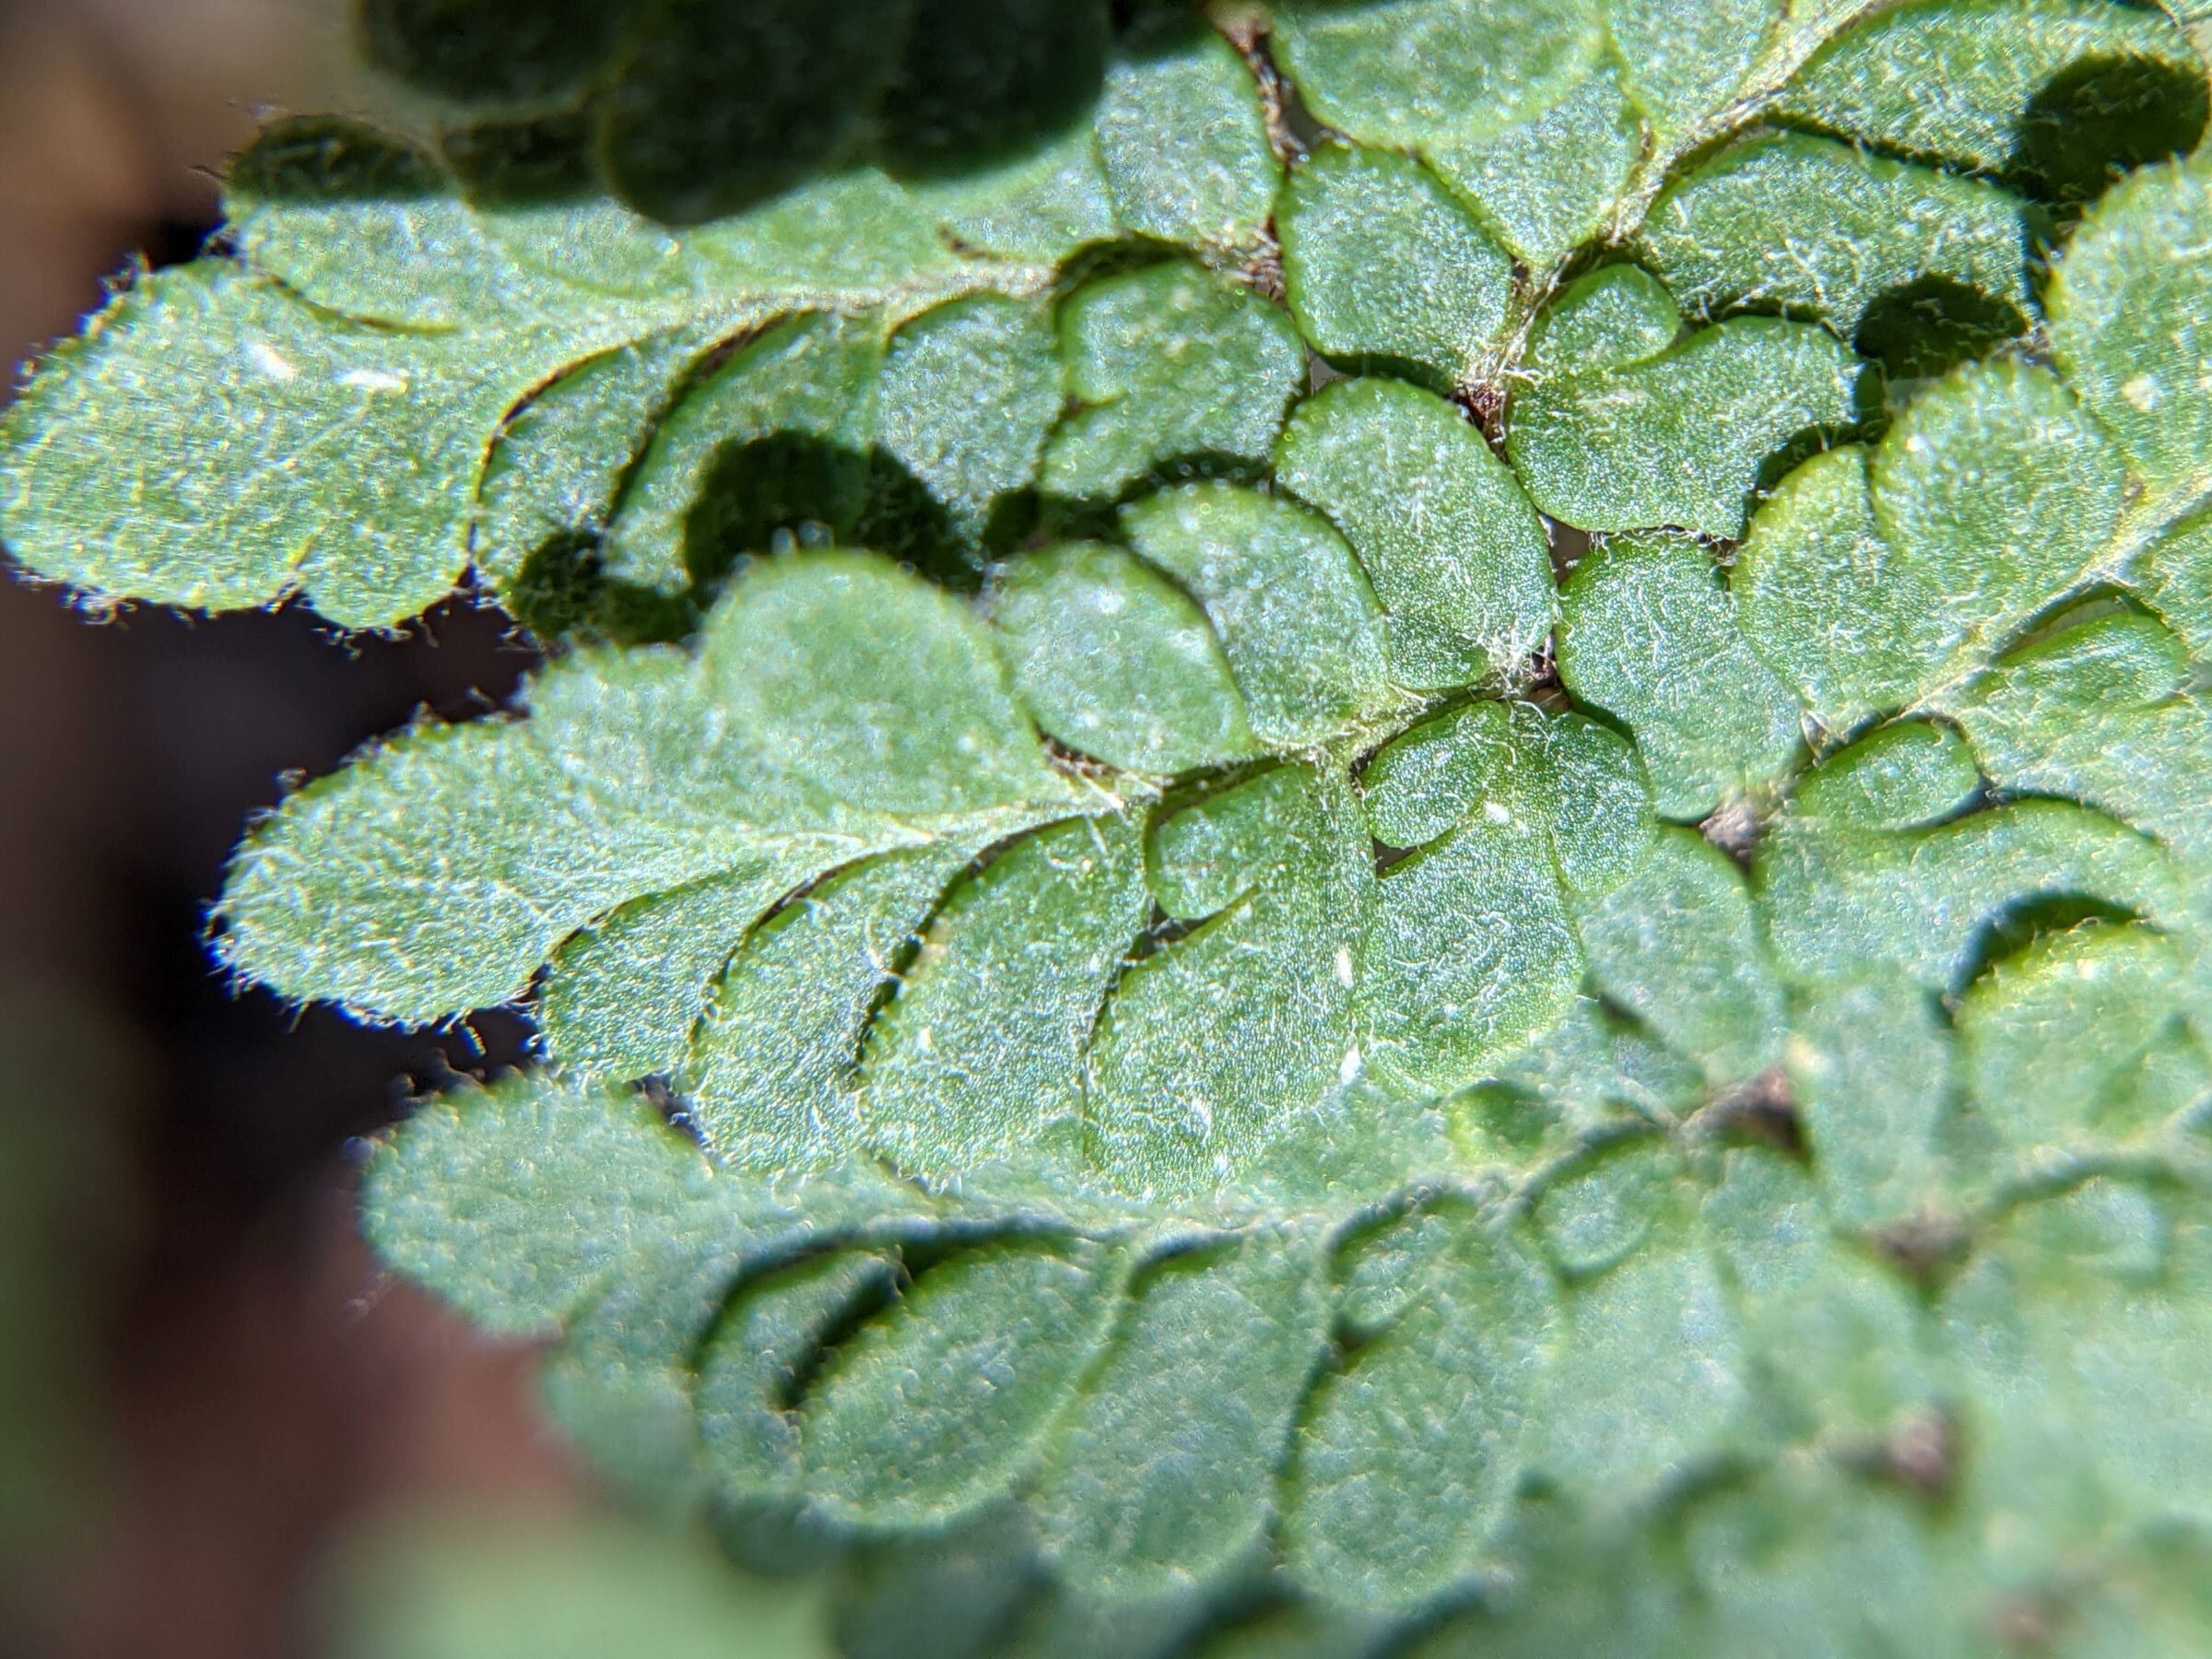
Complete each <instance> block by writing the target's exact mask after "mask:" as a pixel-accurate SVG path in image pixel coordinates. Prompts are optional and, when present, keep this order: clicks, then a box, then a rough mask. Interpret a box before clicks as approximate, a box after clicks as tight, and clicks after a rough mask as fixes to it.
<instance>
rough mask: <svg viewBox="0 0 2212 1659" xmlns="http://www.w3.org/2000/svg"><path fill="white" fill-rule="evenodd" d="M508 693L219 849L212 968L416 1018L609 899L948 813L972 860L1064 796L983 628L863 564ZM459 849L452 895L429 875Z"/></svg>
mask: <svg viewBox="0 0 2212 1659" xmlns="http://www.w3.org/2000/svg"><path fill="white" fill-rule="evenodd" d="M864 596H865V601H866V602H865V603H860V601H862V600H863V599H864ZM529 698H530V701H531V705H532V710H533V712H532V714H531V717H530V718H528V719H526V720H519V721H514V722H510V723H488V724H477V725H471V726H455V727H435V726H433V727H427V728H423V729H421V730H419V731H418V732H417V733H415V734H413V735H409V736H406V737H403V738H401V739H399V740H397V741H396V742H394V744H392V745H390V746H389V747H386V748H385V749H383V750H382V751H381V752H380V754H379V755H378V757H377V759H375V760H373V761H371V762H369V763H365V764H362V765H359V766H356V767H354V768H351V769H349V770H348V771H346V772H343V773H341V774H339V775H337V776H336V777H335V778H333V779H330V780H327V781H325V782H324V783H322V784H318V785H315V786H312V787H310V788H309V789H307V790H305V791H302V792H301V793H300V794H298V795H296V796H295V797H294V798H293V799H292V801H291V802H290V803H289V804H288V806H286V807H285V808H284V809H283V810H282V811H280V812H279V813H278V814H277V817H276V818H273V819H271V820H270V821H269V822H268V823H267V824H265V826H264V827H263V828H262V829H261V830H260V831H259V832H258V833H257V834H256V835H255V837H254V838H253V841H251V842H250V843H249V844H248V846H247V847H246V848H245V850H244V851H243V852H242V853H241V855H240V861H239V864H238V865H237V867H236V868H235V870H234V872H233V874H232V877H231V881H230V884H229V888H228V889H227V893H226V898H225V901H224V910H223V915H224V920H225V926H226V930H227V931H226V933H225V935H224V949H225V953H226V955H227V957H228V959H229V960H230V961H231V962H232V963H233V964H234V965H236V966H238V967H239V968H241V970H243V971H249V972H252V973H253V974H255V975H256V976H257V977H259V978H262V979H264V980H265V981H267V982H270V983H272V984H275V985H277V986H279V987H282V988H285V989H287V990H288V991H290V992H292V993H293V994H317V995H324V996H331V997H335V998H337V999H340V1000H344V1001H346V1002H348V1003H351V1004H354V1005H356V1006H361V1007H364V1008H367V1009H371V1010H373V1011H374V1012H375V1013H377V1014H379V1015H380V1016H382V1017H383V1018H394V1019H404V1020H415V1021H427V1020H432V1019H438V1018H445V1017H448V1016H450V1015H453V1014H456V1013H460V1012H463V1011H465V1010H466V1009H468V1008H472V1007H479V1006H488V1005H489V1004H492V1003H497V1002H502V1001H505V1000H507V999H508V998H510V997H512V996H513V995H515V994H518V993H519V992H520V991H521V990H522V989H523V987H524V983H525V982H527V980H528V979H529V977H530V975H531V974H532V973H533V972H534V971H535V970H536V968H537V967H538V965H539V964H540V963H542V962H543V961H544V960H545V959H546V958H547V956H548V955H550V954H551V952H552V951H553V949H554V948H555V947H557V946H558V945H559V943H560V942H561V941H562V940H563V939H565V938H566V937H568V935H571V933H573V932H575V931H576V929H577V928H579V927H582V926H583V925H585V924H588V923H591V922H593V921H594V920H596V919H598V918H599V917H600V916H602V915H605V914H606V912H610V911H613V910H615V909H617V908H618V907H619V906H620V905H622V904H625V903H628V902H630V901H632V900H637V899H641V898H645V897H648V896H650V895H653V894H655V893H661V892H666V891H671V890H673V889H675V888H681V887H685V886H688V885H689V884H691V883H692V882H695V881H699V880H701V879H704V878H706V877H712V876H715V875H719V874H721V873H723V872H724V871H727V870H730V869H733V868H735V867H738V866H740V865H747V864H751V863H753V862H755V861H757V860H758V859H759V858H760V857H761V856H762V855H763V854H764V853H766V854H771V855H779V856H790V855H794V854H795V853H798V850H799V849H801V848H804V849H806V856H808V857H810V858H811V859H813V860H814V861H815V863H814V867H815V868H817V869H821V868H827V867H829V866H830V865H834V864H838V863H841V862H844V861H846V860H848V859H850V858H853V857H857V856H860V855H862V854H864V853H868V852H871V851H877V850H881V849H888V848H891V847H899V846H907V845H916V844H927V843H929V842H931V841H933V840H935V834H936V833H937V832H936V831H933V830H930V829H929V828H927V827H926V826H927V825H928V824H929V823H930V822H931V821H932V820H945V819H947V818H948V819H950V820H952V821H951V822H948V823H946V824H945V825H944V829H945V830H947V831H949V833H950V835H951V838H952V839H953V840H954V841H956V842H958V841H961V840H962V838H963V837H970V838H972V841H973V842H975V843H981V842H983V841H989V840H991V839H994V836H995V835H996V834H998V833H1003V832H1004V830H1006V829H1010V828H1012V827H1013V824H1014V822H1015V821H1018V820H1020V819H1021V818H1025V817H1027V818H1031V820H1032V821H1033V818H1034V816H1035V807H1036V806H1041V805H1044V806H1047V814H1048V815H1049V814H1050V811H1051V807H1052V806H1069V805H1072V804H1073V803H1074V801H1075V799H1076V797H1075V796H1074V795H1073V794H1072V793H1071V791H1070V787H1069V785H1068V784H1067V783H1065V782H1064V781H1063V780H1062V779H1061V778H1060V777H1059V776H1058V775H1057V774H1055V773H1054V772H1053V771H1052V770H1051V769H1050V767H1049V766H1048V765H1047V763H1046V761H1045V759H1044V758H1043V756H1042V755H1041V752H1040V751H1039V748H1038V746H1037V743H1036V740H1035V737H1034V735H1033V734H1032V732H1031V730H1030V726H1029V724H1028V723H1027V721H1026V720H1025V719H1024V718H1023V717H1022V716H1021V714H1020V712H1019V711H1018V709H1017V708H1016V707H1015V705H1014V703H1013V701H1012V699H1011V697H1010V696H1009V694H1008V691H1007V688H1006V677H1005V673H1004V670H1003V668H1002V667H1001V666H1000V665H999V663H998V660H997V656H996V653H995V650H994V646H993V643H992V641H990V639H989V638H988V636H987V635H986V634H984V632H983V631H982V628H981V626H980V625H979V624H977V623H976V622H975V621H974V620H973V619H972V618H971V617H969V616H968V614H967V613H966V612H965V611H964V609H963V608H962V607H961V606H959V604H958V602H956V601H954V600H952V599H951V598H949V597H948V596H947V595H945V594H941V593H939V592H937V591H936V590H934V589H931V588H929V587H927V586H926V585H924V583H922V582H919V581H918V580H917V579H915V578H913V577H912V576H907V575H904V574H901V573H900V572H898V571H895V570H893V569H892V568H891V567H890V566H889V565H888V564H886V563H883V562H882V561H878V560H874V559H867V558H865V557H864V556H857V555H842V554H810V555H799V556H794V557H793V558H790V559H783V560H780V561H769V562H764V563H762V564H759V565H757V566H755V567H753V569H752V570H751V571H749V572H748V573H747V575H746V576H745V577H744V579H742V580H741V581H740V582H738V583H737V584H736V585H735V589H734V591H733V593H732V594H731V596H730V597H729V598H727V599H725V601H724V604H723V606H721V608H720V609H719V610H718V611H717V612H716V614H715V619H714V623H713V625H712V628H711V629H710V630H709V633H708V637H707V639H706V641H705V642H704V643H703V644H702V646H701V647H700V652H699V653H698V655H697V656H696V657H691V658H687V657H684V656H681V655H678V654H677V653H670V652H665V651H660V652H644V653H599V654H594V655H581V656H577V657H573V658H571V659H569V660H568V661H566V662H564V663H562V664H561V665H558V666H556V667H555V668H554V669H552V670H550V671H549V672H547V674H546V675H543V676H541V677H539V678H538V679H537V680H536V681H535V682H534V684H533V686H532V688H531V690H530V692H529ZM487 783H488V784H489V787H488V792H487ZM1025 799H1026V800H1027V801H1029V802H1030V806H1028V807H1024V806H1022V805H1020V803H1022V802H1023V801H1024V800H1025ZM1048 804H1049V805H1048ZM1009 814H1010V815H1011V816H1010V818H1009V816H1008V815H1009ZM394 825H401V826H404V829H402V830H396V831H395V830H394V829H393V826H394ZM963 825H965V826H966V827H965V828H963V827H962V826H963ZM464 850H465V851H466V853H467V858H468V862H469V864H470V865H471V869H472V874H471V875H470V877H469V878H468V880H467V884H466V886H465V887H463V886H458V885H456V884H455V883H453V881H452V880H450V879H448V878H447V877H446V874H445V873H446V872H447V871H448V870H450V869H451V868H452V867H453V860H455V859H456V858H459V857H460V856H461V855H462V854H463V852H464ZM974 850H977V847H976V846H975V845H970V846H969V847H968V851H969V852H972V851H974ZM964 855H965V853H964V854H963V856H964ZM307 871H312V872H314V875H313V877H312V879H310V880H307V881H306V882H304V883H302V881H301V880H300V876H301V874H302V873H303V872H307ZM334 917H335V918H343V921H342V922H339V921H334ZM449 938H450V939H451V940H452V943H451V944H446V943H444V942H443V941H445V940H447V939H449Z"/></svg>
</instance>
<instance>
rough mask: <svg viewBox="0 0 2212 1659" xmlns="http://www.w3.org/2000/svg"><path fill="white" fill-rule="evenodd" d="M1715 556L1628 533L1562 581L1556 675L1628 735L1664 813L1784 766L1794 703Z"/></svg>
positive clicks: (1682, 540)
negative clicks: (1752, 641) (1746, 625)
mask: <svg viewBox="0 0 2212 1659" xmlns="http://www.w3.org/2000/svg"><path fill="white" fill-rule="evenodd" d="M1735 608H1736V607H1735V599H1734V596H1733V595H1732V594H1731V593H1730V591H1729V589H1728V587H1727V585H1726V584H1725V583H1724V582H1723V580H1722V577H1721V572H1720V571H1719V570H1718V569H1717V568H1716V567H1715V566H1714V564H1713V562H1712V555H1711V554H1709V553H1707V552H1706V551H1705V549H1704V548H1703V547H1700V546H1699V545H1698V544H1697V543H1696V542H1694V541H1691V540H1688V538H1687V537H1682V536H1643V535H1639V536H1625V537H1622V538H1619V539H1618V540H1615V541H1610V542H1607V543H1606V544H1605V545H1603V546H1602V547H1597V548H1595V549H1594V550H1593V551H1592V552H1591V553H1590V554H1589V555H1588V556H1587V557H1586V558H1585V559H1583V561H1582V563H1581V564H1579V565H1578V566H1576V567H1575V571H1574V574H1573V575H1572V576H1571V577H1570V578H1569V579H1568V582H1567V586H1566V591H1565V593H1564V594H1563V595H1562V598H1561V603H1560V615H1559V677H1560V679H1561V680H1563V681H1564V682H1565V683H1566V685H1567V688H1568V689H1569V690H1571V691H1572V692H1573V693H1574V694H1575V696H1576V697H1578V698H1580V699H1581V700H1583V702H1584V703H1586V704H1588V705H1589V706H1591V707H1594V708H1597V709H1602V710H1604V711H1606V712H1607V713H1610V714H1612V715H1614V716H1615V717H1616V718H1618V719H1619V720H1620V721H1621V722H1622V723H1623V724H1625V725H1626V726H1627V727H1628V729H1629V730H1630V732H1632V733H1633V734H1634V735H1635V736H1636V738H1637V741H1638V743H1639V744H1640V745H1641V747H1642V750H1643V758H1644V764H1645V765H1646V766H1648V767H1649V768H1650V769H1651V776H1652V789H1653V797H1654V799H1655V800H1656V802H1657V805H1658V809H1659V811H1660V813H1661V814H1662V815H1663V816H1665V817H1667V818H1701V817H1703V816H1704V815H1705V814H1706V813H1708V812H1710V811H1712V809H1713V808H1714V807H1715V806H1719V805H1720V804H1721V802H1722V801H1723V800H1724V799H1726V798H1727V797H1728V796H1730V795H1732V794H1741V793H1742V792H1744V791H1747V790H1754V789H1757V788H1759V786H1760V785H1762V784H1764V783H1765V782H1767V781H1768V780H1769V779H1771V778H1775V777H1778V776H1780V775H1781V774H1782V773H1783V772H1784V771H1787V770H1788V768H1789V765H1790V762H1791V760H1792V759H1794V756H1795V755H1796V753H1797V750H1798V747H1799V746H1800V744H1801V743H1802V741H1803V739H1802V737H1801V736H1800V734H1799V729H1798V728H1799V719H1798V709H1797V703H1796V699H1795V698H1794V697H1793V696H1792V695H1791V694H1790V691H1789V688H1787V687H1786V686H1784V685H1783V682H1782V681H1781V680H1779V679H1777V678H1776V677H1775V676H1774V675H1773V673H1772V672H1771V670H1770V669H1769V668H1768V667H1767V665H1765V664H1764V663H1762V662H1761V661H1760V660H1759V657H1758V656H1756V655H1755V654H1753V653H1752V651H1751V648H1750V646H1749V645H1748V644H1747V643H1746V641H1745V638H1744V633H1743V630H1742V629H1741V626H1740V623H1739V621H1738V618H1737V617H1736V615H1735Z"/></svg>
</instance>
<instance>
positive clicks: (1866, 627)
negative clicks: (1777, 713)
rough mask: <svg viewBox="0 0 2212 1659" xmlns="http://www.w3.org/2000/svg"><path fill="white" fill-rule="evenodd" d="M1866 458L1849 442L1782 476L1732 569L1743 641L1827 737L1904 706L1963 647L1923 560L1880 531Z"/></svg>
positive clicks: (1732, 588)
mask: <svg viewBox="0 0 2212 1659" xmlns="http://www.w3.org/2000/svg"><path fill="white" fill-rule="evenodd" d="M1867 460H1868V452H1867V451H1866V450H1865V448H1864V447H1862V446H1860V445H1858V444H1846V445H1844V446H1843V447H1842V448H1841V449H1833V450H1829V451H1826V452H1824V453H1821V454H1818V455H1816V456H1814V457H1813V458H1812V459H1811V460H1809V461H1807V462H1806V464H1805V465H1803V466H1800V467H1798V468H1797V469H1796V470H1795V471H1794V472H1792V473H1791V474H1790V475H1789V476H1788V477H1785V478H1783V480H1782V482H1781V483H1780V484H1778V485H1776V486H1775V487H1774V490H1773V493H1772V494H1771V495H1770V496H1769V497H1768V498H1767V500H1765V501H1764V502H1762V503H1761V504H1760V506H1759V511H1758V512H1756V513H1755V514H1753V515H1752V519H1751V524H1750V527H1749V528H1748V529H1747V531H1746V532H1745V535H1744V540H1743V545H1742V546H1741V547H1738V548H1737V549H1736V556H1735V565H1734V567H1733V568H1732V569H1731V571H1730V572H1729V582H1728V587H1729V593H1730V594H1731V596H1732V597H1733V598H1734V600H1735V616H1736V622H1737V626H1738V627H1739V628H1740V629H1742V632H1743V637H1744V641H1745V643H1746V644H1747V645H1748V646H1749V647H1750V649H1751V650H1753V651H1755V652H1757V653H1758V654H1759V657H1760V658H1761V659H1762V660H1763V661H1764V662H1765V663H1766V665H1768V666H1769V667H1770V668H1771V669H1773V671H1774V672H1775V673H1776V674H1778V675H1780V676H1781V677H1782V678H1783V680H1784V681H1785V682H1787V683H1788V685H1789V686H1790V688H1792V689H1793V690H1794V691H1795V692H1796V693H1797V695H1798V697H1799V698H1800V699H1802V700H1803V701H1804V704H1805V706H1806V710H1807V711H1808V712H1810V713H1811V714H1812V716H1813V718H1814V719H1815V720H1817V721H1818V722H1819V723H1820V724H1823V725H1825V726H1828V727H1830V728H1831V729H1840V730H1849V729H1850V728H1851V727H1853V726H1854V725H1856V724H1858V723H1859V722H1860V721H1862V720H1864V719H1865V717H1866V716H1868V715H1869V714H1873V713H1876V712H1879V711H1882V710H1885V709H1891V708H1897V707H1900V706H1901V705H1903V704H1905V703H1906V702H1908V701H1910V700H1912V695H1913V694H1914V693H1915V692H1916V691H1917V690H1918V689H1919V688H1920V686H1921V684H1922V682H1923V680H1924V677H1926V676H1927V674H1928V672H1929V669H1930V667H1931V665H1935V664H1937V663H1940V662H1942V661H1943V659H1944V657H1945V655H1946V654H1947V652H1948V651H1949V650H1950V648H1951V647H1952V646H1953V644H1954V643H1955V642H1956V641H1957V639H1958V629H1957V625H1956V624H1955V623H1954V622H1953V621H1952V620H1951V619H1950V618H1949V617H1948V615H1947V607H1946V606H1943V605H1942V604H1940V603H1939V602H1938V599H1937V593H1938V590H1937V588H1936V586H1935V576H1934V572H1933V571H1931V570H1929V569H1928V568H1927V564H1928V561H1927V559H1926V558H1925V557H1924V556H1915V553H1914V552H1913V551H1912V550H1908V549H1906V548H1904V547H1900V546H1899V545H1898V544H1895V543H1892V542H1891V541H1890V540H1889V539H1888V537H1886V536H1885V535H1883V534H1882V532H1881V528H1880V526H1879V525H1878V524H1877V523H1876V521H1875V516H1874V499H1873V496H1872V494H1871V493H1870V492H1869V489H1868V488H1867ZM1976 551H1982V552H1985V551H1986V550H1980V549H1978V550H1976Z"/></svg>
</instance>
